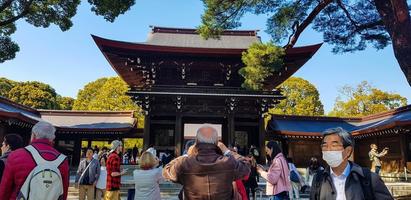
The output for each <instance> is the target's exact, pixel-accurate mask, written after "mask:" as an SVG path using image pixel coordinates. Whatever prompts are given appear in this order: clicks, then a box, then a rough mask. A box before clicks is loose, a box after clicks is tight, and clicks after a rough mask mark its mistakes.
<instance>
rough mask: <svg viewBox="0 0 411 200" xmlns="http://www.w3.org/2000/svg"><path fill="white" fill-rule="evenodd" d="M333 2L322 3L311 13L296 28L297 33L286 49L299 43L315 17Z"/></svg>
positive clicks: (326, 0)
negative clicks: (302, 34)
mask: <svg viewBox="0 0 411 200" xmlns="http://www.w3.org/2000/svg"><path fill="white" fill-rule="evenodd" d="M331 2H332V0H323V1H321V2H320V3H319V4H318V5H317V6H316V7H315V8H314V9H313V10H312V11H311V13H310V14H309V15H308V16H307V17H306V18H305V19H304V21H303V22H302V23H301V24H299V25H297V26H296V31H295V33H294V35H292V37H291V40H290V41H289V42H288V44H287V45H286V46H285V48H286V49H288V48H292V47H293V46H294V45H295V43H296V42H297V40H298V38H299V37H300V35H301V33H302V32H303V31H304V30H305V29H306V28H307V27H308V25H310V24H311V22H313V20H314V19H315V17H316V16H317V15H318V14H319V13H320V12H321V11H322V10H323V9H324V8H325V7H326V6H327V5H329V4H330V3H331Z"/></svg>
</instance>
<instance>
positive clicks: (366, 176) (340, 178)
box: [310, 127, 393, 200]
mask: <svg viewBox="0 0 411 200" xmlns="http://www.w3.org/2000/svg"><path fill="white" fill-rule="evenodd" d="M321 149H322V153H323V159H324V160H325V162H327V164H328V165H329V166H330V167H327V168H326V169H325V170H324V171H320V172H318V173H317V175H316V176H315V177H314V180H313V183H312V188H311V194H310V199H312V200H334V199H337V200H340V199H342V200H345V199H350V200H363V199H365V200H389V199H393V198H392V196H391V194H390V192H389V191H388V189H387V187H386V186H385V185H384V182H383V181H382V180H381V178H380V177H379V176H378V175H377V174H375V173H372V172H370V170H369V169H368V168H362V167H360V166H359V165H357V164H355V163H353V162H350V161H348V158H349V157H350V156H351V154H352V152H353V150H354V140H353V137H352V135H351V134H350V133H349V132H347V131H345V130H344V129H342V128H340V127H337V128H332V129H328V130H326V131H324V132H323V141H322V144H321Z"/></svg>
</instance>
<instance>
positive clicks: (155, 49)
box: [92, 27, 322, 91]
mask: <svg viewBox="0 0 411 200" xmlns="http://www.w3.org/2000/svg"><path fill="white" fill-rule="evenodd" d="M92 38H93V40H94V41H95V43H96V44H97V46H98V48H99V49H100V51H101V52H102V53H103V55H104V56H105V58H106V59H107V61H108V62H109V63H110V65H111V67H112V68H113V69H114V70H115V71H116V72H117V74H118V75H119V76H120V77H121V78H122V79H123V80H124V81H125V82H126V83H127V84H128V85H129V86H130V87H132V88H145V87H146V86H147V84H148V83H150V81H147V80H146V76H145V75H144V73H145V72H144V71H147V68H149V67H150V66H156V65H162V66H165V65H167V66H175V67H176V68H177V67H178V66H177V65H176V64H174V63H175V62H178V61H179V59H181V60H183V62H187V63H190V61H198V63H201V62H203V61H204V60H206V61H208V62H215V63H208V64H207V66H209V67H213V66H218V65H219V64H220V63H224V62H225V61H226V62H228V63H227V64H230V63H229V62H232V61H233V60H235V61H236V62H237V63H239V64H240V65H243V64H242V61H241V55H242V53H243V52H244V51H246V50H247V48H248V47H249V46H250V45H251V44H252V43H253V42H260V38H259V36H258V35H257V31H256V30H251V31H249V30H248V31H239V30H226V31H224V32H223V33H222V35H221V39H220V40H216V39H208V40H204V39H202V38H201V36H200V35H198V33H197V32H196V30H195V29H181V28H164V27H152V30H151V32H150V33H149V37H148V40H147V41H146V42H137V43H135V42H125V41H117V40H110V39H105V38H101V37H98V36H94V35H92ZM321 45H322V44H315V45H308V46H302V47H294V48H289V49H287V50H286V55H285V57H284V61H285V67H284V68H283V69H280V70H279V71H278V72H276V73H274V74H273V75H272V76H270V77H268V78H267V79H266V82H265V83H264V86H263V88H264V89H265V90H268V91H271V90H273V89H275V87H277V86H278V85H280V84H281V83H282V82H284V81H285V80H286V79H287V78H289V77H290V76H292V74H294V73H295V72H296V71H297V70H298V69H300V68H301V67H302V66H303V65H304V64H305V63H306V62H307V61H308V60H309V59H310V58H311V57H312V56H313V55H314V54H315V53H316V52H317V50H318V49H319V48H320V47H321ZM140 61H141V63H140ZM198 63H196V64H198ZM194 65H195V64H194ZM207 66H205V67H207ZM142 67H144V68H142ZM219 70H221V69H219ZM176 72H177V71H176ZM234 73H235V74H237V72H234ZM238 87H240V84H239V85H238Z"/></svg>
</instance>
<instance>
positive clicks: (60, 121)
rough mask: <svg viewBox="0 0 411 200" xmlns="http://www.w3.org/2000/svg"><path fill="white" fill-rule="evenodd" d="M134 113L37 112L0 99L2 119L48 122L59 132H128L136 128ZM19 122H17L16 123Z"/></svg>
mask: <svg viewBox="0 0 411 200" xmlns="http://www.w3.org/2000/svg"><path fill="white" fill-rule="evenodd" d="M133 115H134V114H133V111H119V112H92V111H71V110H68V111H67V110H66V111H62V110H36V109H32V108H29V107H27V106H24V105H21V104H18V103H16V102H13V101H10V100H9V99H6V98H4V97H0V119H3V120H10V119H12V121H10V122H13V123H14V122H25V123H26V124H27V123H28V124H31V125H33V124H35V123H37V122H38V121H47V122H50V123H52V124H53V125H54V126H56V127H57V129H58V130H63V129H70V130H71V131H72V132H76V131H77V130H81V131H111V130H117V131H118V130H122V131H127V130H130V129H132V128H135V125H136V122H137V120H136V119H135V118H134V117H133ZM16 120H17V121H16Z"/></svg>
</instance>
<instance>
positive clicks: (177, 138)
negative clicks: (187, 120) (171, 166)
mask: <svg viewBox="0 0 411 200" xmlns="http://www.w3.org/2000/svg"><path fill="white" fill-rule="evenodd" d="M181 118H182V117H181V113H180V112H177V114H176V122H175V127H174V153H175V156H180V155H181V148H182V145H183V141H184V136H183V128H182V125H183V124H182V119H181Z"/></svg>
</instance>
